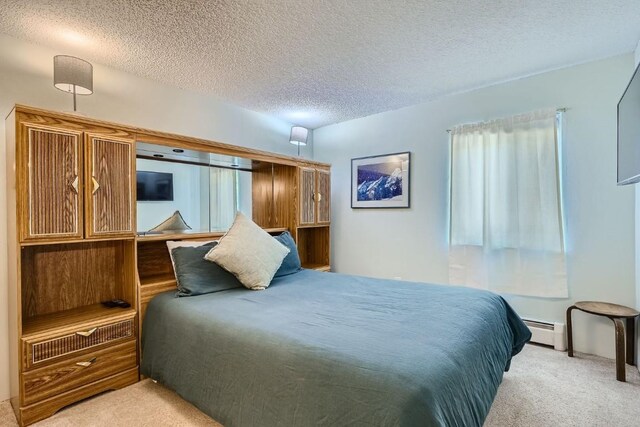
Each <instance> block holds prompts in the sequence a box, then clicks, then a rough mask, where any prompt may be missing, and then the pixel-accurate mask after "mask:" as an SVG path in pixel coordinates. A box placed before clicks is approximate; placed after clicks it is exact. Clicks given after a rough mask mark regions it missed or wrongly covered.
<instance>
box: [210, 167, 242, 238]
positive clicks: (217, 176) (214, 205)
mask: <svg viewBox="0 0 640 427" xmlns="http://www.w3.org/2000/svg"><path fill="white" fill-rule="evenodd" d="M209 170H210V173H209V179H210V183H211V186H210V194H211V196H210V198H209V200H210V207H209V212H210V216H211V226H210V227H211V230H215V231H227V230H228V229H229V227H231V224H233V219H234V218H235V215H236V207H237V202H236V201H237V191H236V189H237V183H236V174H237V171H235V170H231V169H222V168H209Z"/></svg>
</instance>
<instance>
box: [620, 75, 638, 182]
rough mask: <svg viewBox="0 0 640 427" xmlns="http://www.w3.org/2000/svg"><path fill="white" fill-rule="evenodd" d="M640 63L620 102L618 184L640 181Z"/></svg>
mask: <svg viewBox="0 0 640 427" xmlns="http://www.w3.org/2000/svg"><path fill="white" fill-rule="evenodd" d="M638 70H640V65H638V68H636V71H635V72H634V73H633V77H631V81H630V82H629V85H628V86H627V89H626V90H625V91H624V94H623V95H622V98H621V99H620V102H618V185H625V184H634V183H636V182H639V181H640V72H639V71H638Z"/></svg>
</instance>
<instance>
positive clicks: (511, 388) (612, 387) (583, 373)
mask: <svg viewBox="0 0 640 427" xmlns="http://www.w3.org/2000/svg"><path fill="white" fill-rule="evenodd" d="M16 425H17V424H16V422H15V418H14V417H13V412H12V411H11V408H10V406H9V403H8V402H3V403H0V426H3V427H8V426H16ZM639 425H640V375H639V374H638V371H637V369H636V368H634V367H630V366H628V367H627V383H621V382H618V381H616V379H615V363H614V361H613V360H609V359H603V358H599V357H595V356H586V355H578V356H577V357H575V358H573V359H570V358H568V357H567V353H562V352H557V351H553V350H549V349H546V348H542V347H536V346H532V345H528V346H526V347H525V349H524V350H523V352H522V353H521V354H520V355H518V356H516V357H515V358H514V360H513V363H512V367H511V371H509V372H507V373H505V375H504V379H503V382H502V385H501V386H500V389H499V390H498V396H497V397H496V400H495V402H494V403H493V407H492V408H491V412H490V413H489V417H488V418H487V421H486V423H485V427H495V426H509V427H512V426H513V427H516V426H517V427H528V426H531V427H545V426H554V427H555V426H563V427H565V426H581V427H582V426H615V427H625V426H639ZM35 426H37V427H71V426H74V427H79V426H82V427H85V426H108V427H120V426H122V427H125V426H127V427H128V426H152V427H160V426H220V424H218V423H216V422H214V421H213V420H211V419H210V418H209V417H207V416H206V415H204V414H203V413H201V412H200V411H198V410H197V409H196V408H194V407H193V406H192V405H190V404H189V403H187V402H185V401H184V400H182V399H180V398H179V397H178V396H176V395H175V394H174V393H173V392H171V391H169V390H167V389H165V388H164V387H162V386H160V385H158V384H154V383H153V382H151V381H149V380H146V381H142V382H140V383H138V384H135V385H133V386H131V387H127V388H125V389H122V390H118V391H114V392H111V393H106V394H103V395H101V396H98V397H95V398H93V399H90V400H88V401H85V402H83V403H80V404H78V405H75V406H72V407H69V408H67V409H65V410H63V411H61V412H59V413H58V414H56V415H54V416H53V417H51V418H49V419H47V420H45V421H42V422H40V423H37V424H35Z"/></svg>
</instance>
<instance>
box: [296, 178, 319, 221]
mask: <svg viewBox="0 0 640 427" xmlns="http://www.w3.org/2000/svg"><path fill="white" fill-rule="evenodd" d="M315 192H316V171H315V169H311V168H300V225H313V224H315V223H316V205H315Z"/></svg>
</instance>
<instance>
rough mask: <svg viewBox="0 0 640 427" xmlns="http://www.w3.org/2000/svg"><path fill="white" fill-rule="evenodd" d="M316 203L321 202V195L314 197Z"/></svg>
mask: <svg viewBox="0 0 640 427" xmlns="http://www.w3.org/2000/svg"><path fill="white" fill-rule="evenodd" d="M316 201H318V202H321V201H322V194H321V193H318V197H316Z"/></svg>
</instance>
